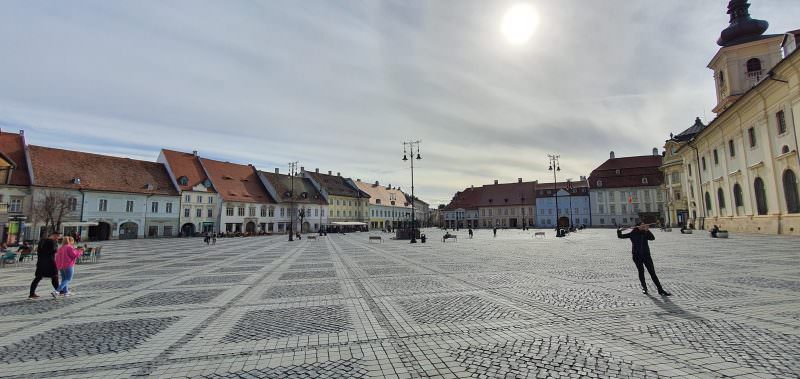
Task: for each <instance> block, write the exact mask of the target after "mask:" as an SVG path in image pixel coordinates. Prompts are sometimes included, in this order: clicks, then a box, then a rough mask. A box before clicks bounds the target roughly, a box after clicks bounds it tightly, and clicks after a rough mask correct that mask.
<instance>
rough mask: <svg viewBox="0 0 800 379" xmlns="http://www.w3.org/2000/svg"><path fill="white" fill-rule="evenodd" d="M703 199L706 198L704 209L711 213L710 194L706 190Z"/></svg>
mask: <svg viewBox="0 0 800 379" xmlns="http://www.w3.org/2000/svg"><path fill="white" fill-rule="evenodd" d="M705 200H706V210H707V211H708V212H709V213H711V195H710V194H709V193H708V192H706V197H705Z"/></svg>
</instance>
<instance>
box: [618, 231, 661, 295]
mask: <svg viewBox="0 0 800 379" xmlns="http://www.w3.org/2000/svg"><path fill="white" fill-rule="evenodd" d="M617 237H618V238H629V239H630V240H631V253H632V254H633V262H634V263H636V269H637V270H639V281H640V282H641V283H642V293H643V294H647V283H645V281H644V268H645V267H647V272H649V273H650V278H651V279H653V283H655V284H656V288H658V294H659V295H661V296H672V294H671V293H669V292H667V291H665V290H664V288H663V287H661V283H660V282H659V281H658V276H657V275H656V268H655V267H654V266H653V258H651V257H650V245H648V243H647V241H652V240H655V239H656V237H655V236H654V235H653V232H651V231H650V226H649V225H647V224H644V223H641V222H640V223H638V224H636V226H635V227H634V228H633V230H631V232H630V233H626V234H622V229H617Z"/></svg>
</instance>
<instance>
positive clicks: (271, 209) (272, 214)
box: [269, 207, 275, 217]
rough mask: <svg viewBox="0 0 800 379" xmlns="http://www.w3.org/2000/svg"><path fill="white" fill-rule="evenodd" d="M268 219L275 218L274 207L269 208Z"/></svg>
mask: <svg viewBox="0 0 800 379" xmlns="http://www.w3.org/2000/svg"><path fill="white" fill-rule="evenodd" d="M269 217H275V207H269Z"/></svg>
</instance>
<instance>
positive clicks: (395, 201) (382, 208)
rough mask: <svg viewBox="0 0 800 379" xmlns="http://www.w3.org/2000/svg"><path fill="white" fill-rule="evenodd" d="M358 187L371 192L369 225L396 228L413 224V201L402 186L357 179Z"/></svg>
mask: <svg viewBox="0 0 800 379" xmlns="http://www.w3.org/2000/svg"><path fill="white" fill-rule="evenodd" d="M356 185H357V186H358V188H359V189H360V190H362V191H364V192H366V193H367V194H369V227H370V228H372V229H379V230H381V229H394V228H398V227H405V226H406V225H410V224H411V203H410V202H409V199H408V198H407V197H406V195H405V194H404V193H403V192H402V191H400V188H395V187H392V185H391V184H390V185H388V186H382V185H381V184H380V183H378V182H377V181H376V182H375V183H365V182H362V181H361V180H360V179H357V180H356Z"/></svg>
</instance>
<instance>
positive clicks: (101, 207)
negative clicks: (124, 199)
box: [11, 199, 108, 212]
mask: <svg viewBox="0 0 800 379" xmlns="http://www.w3.org/2000/svg"><path fill="white" fill-rule="evenodd" d="M11 205H12V206H13V205H14V200H11ZM97 210H98V211H100V212H106V211H108V200H106V199H100V201H99V202H98V204H97ZM12 212H13V210H12Z"/></svg>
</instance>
